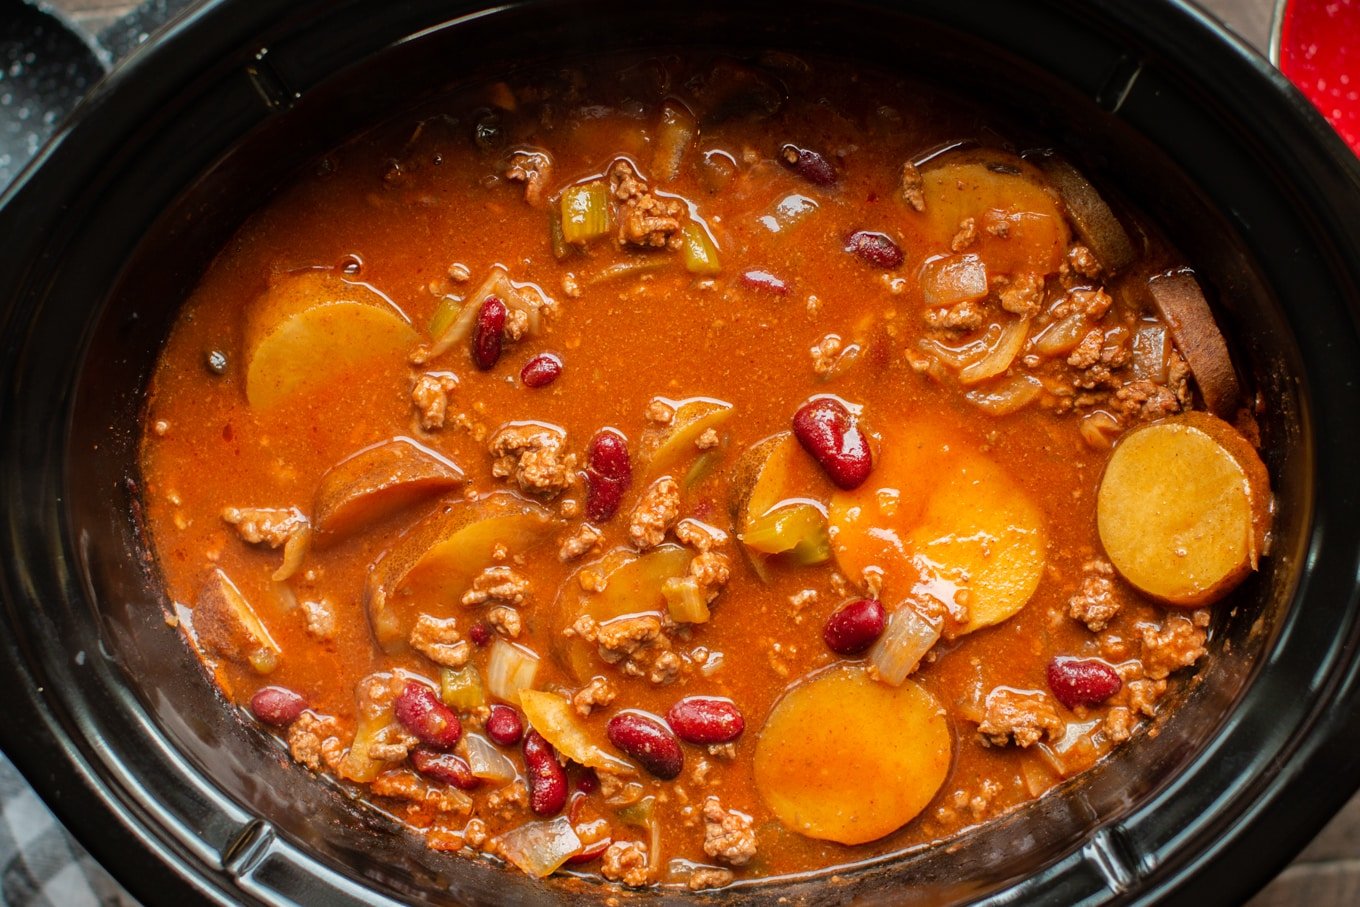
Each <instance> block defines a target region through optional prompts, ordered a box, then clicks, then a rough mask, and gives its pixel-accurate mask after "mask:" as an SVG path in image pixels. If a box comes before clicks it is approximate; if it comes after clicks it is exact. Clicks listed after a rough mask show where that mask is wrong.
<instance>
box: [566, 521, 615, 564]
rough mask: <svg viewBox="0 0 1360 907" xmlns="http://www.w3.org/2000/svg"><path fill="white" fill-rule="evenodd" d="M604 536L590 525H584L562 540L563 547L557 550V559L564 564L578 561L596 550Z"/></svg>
mask: <svg viewBox="0 0 1360 907" xmlns="http://www.w3.org/2000/svg"><path fill="white" fill-rule="evenodd" d="M603 535H604V533H602V532H601V531H600V530H598V529H596V528H595V527H594V526H592V525H590V524H589V523H582V524H581V526H580V528H578V529H577V530H576V531H575V532H573V533H572V534H571V535H569V536H567V537H566V538H565V539H563V540H562V547H561V548H558V549H557V559H558V560H559V561H561V562H562V563H564V564H565V563H567V562H568V561H574V560H576V559H577V558H578V557H580V556H581V555H583V554H585V553H586V552H587V551H589V550H590V549H592V548H594V547H595V545H596V543H598V542H599V541H600V537H601V536H603Z"/></svg>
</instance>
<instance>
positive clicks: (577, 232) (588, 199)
mask: <svg viewBox="0 0 1360 907" xmlns="http://www.w3.org/2000/svg"><path fill="white" fill-rule="evenodd" d="M560 204H561V208H562V239H563V240H565V241H566V242H569V243H578V244H579V243H587V242H590V241H591V240H592V239H596V238H598V237H601V236H604V235H605V234H607V233H608V232H609V227H610V220H611V217H610V211H609V189H608V187H607V186H605V184H604V182H603V181H602V180H595V181H594V182H591V183H586V184H585V185H582V186H571V187H569V188H567V189H565V190H563V192H562V200H561V202H560Z"/></svg>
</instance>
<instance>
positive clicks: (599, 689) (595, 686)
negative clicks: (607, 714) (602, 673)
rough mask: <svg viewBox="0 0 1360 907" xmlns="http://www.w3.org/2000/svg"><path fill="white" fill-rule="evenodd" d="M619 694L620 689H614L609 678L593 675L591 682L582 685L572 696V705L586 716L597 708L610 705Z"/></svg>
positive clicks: (578, 712)
mask: <svg viewBox="0 0 1360 907" xmlns="http://www.w3.org/2000/svg"><path fill="white" fill-rule="evenodd" d="M618 695H619V694H618V690H616V689H614V684H613V683H612V682H611V681H610V680H609V678H607V677H592V678H590V683H588V684H586V685H585V686H583V687H581V689H579V690H577V691H576V693H575V695H573V696H572V697H571V707H572V708H573V709H575V710H576V714H578V715H580V716H581V717H582V718H585V717H586V716H588V715H589V714H590V713H591V712H592V711H594V710H595V709H596V708H602V707H604V706H607V705H609V704H610V703H611V702H613V701H614V699H615V698H616V697H617V696H618Z"/></svg>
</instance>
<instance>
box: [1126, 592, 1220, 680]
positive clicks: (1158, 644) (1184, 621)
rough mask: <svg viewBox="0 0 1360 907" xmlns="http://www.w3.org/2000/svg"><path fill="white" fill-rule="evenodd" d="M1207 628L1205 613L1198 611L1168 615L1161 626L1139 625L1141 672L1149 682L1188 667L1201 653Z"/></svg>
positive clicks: (1203, 651) (1207, 622)
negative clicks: (1150, 679) (1141, 645)
mask: <svg viewBox="0 0 1360 907" xmlns="http://www.w3.org/2000/svg"><path fill="white" fill-rule="evenodd" d="M1208 626H1209V612H1208V611H1205V610H1202V609H1201V610H1198V611H1195V612H1193V613H1192V614H1191V615H1190V616H1189V617H1186V616H1184V615H1181V614H1171V615H1168V616H1167V619H1166V620H1165V621H1164V622H1163V623H1162V625H1161V627H1156V626H1154V625H1152V624H1142V625H1140V626H1139V632H1140V633H1141V635H1142V642H1143V648H1142V662H1143V670H1144V671H1145V672H1146V673H1147V676H1148V677H1150V678H1152V679H1153V680H1161V679H1162V678H1164V677H1166V676H1167V675H1168V674H1171V673H1172V672H1174V671H1179V670H1180V669H1181V668H1188V667H1190V666H1191V665H1193V664H1194V663H1195V662H1197V661H1199V660H1200V658H1202V657H1203V656H1204V654H1205V651H1206V650H1205V648H1204V642H1205V638H1206V636H1207V633H1206V628H1207V627H1208Z"/></svg>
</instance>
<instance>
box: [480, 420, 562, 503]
mask: <svg viewBox="0 0 1360 907" xmlns="http://www.w3.org/2000/svg"><path fill="white" fill-rule="evenodd" d="M566 443H567V434H566V432H564V431H563V430H562V429H560V428H558V427H556V426H553V425H542V424H539V423H533V422H516V423H511V424H509V425H503V426H501V427H500V428H499V429H497V430H496V432H495V434H493V435H492V436H491V439H490V441H489V442H488V448H489V449H490V451H491V456H492V457H494V458H495V459H494V462H492V464H491V474H492V475H493V476H495V477H496V478H498V479H504V478H511V479H513V480H514V482H515V484H516V485H518V486H519V489H520V491H523V492H524V493H525V494H531V495H538V496H541V497H552V496H554V495H557V494H560V493H561V492H563V491H565V490H566V489H567V488H569V487H570V486H571V483H572V482H573V481H575V478H576V476H575V469H576V455H575V454H572V453H567V452H566Z"/></svg>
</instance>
